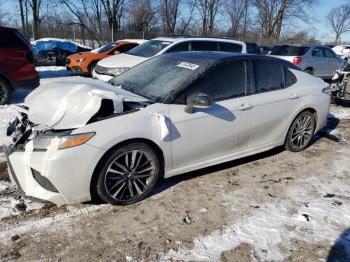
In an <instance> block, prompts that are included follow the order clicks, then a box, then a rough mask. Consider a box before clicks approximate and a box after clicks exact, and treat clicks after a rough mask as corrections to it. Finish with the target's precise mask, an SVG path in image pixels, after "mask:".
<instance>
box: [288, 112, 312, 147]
mask: <svg viewBox="0 0 350 262" xmlns="http://www.w3.org/2000/svg"><path fill="white" fill-rule="evenodd" d="M305 111H309V112H311V113H312V114H314V118H315V124H316V128H315V130H316V129H317V125H318V119H317V117H318V115H317V111H316V109H315V108H313V107H306V108H303V109H302V110H300V111H299V112H298V113H297V114H296V115H295V116H294V117H293V119H292V121H290V123H289V125H288V129H287V132H286V133H285V135H284V144H285V143H286V140H287V136H288V132H289V129H290V128H291V126H292V124H293V122H294V120H295V119H296V118H297V117H298V116H299V115H300V114H301V113H303V112H305Z"/></svg>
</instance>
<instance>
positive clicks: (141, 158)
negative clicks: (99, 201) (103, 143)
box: [104, 150, 155, 201]
mask: <svg viewBox="0 0 350 262" xmlns="http://www.w3.org/2000/svg"><path fill="white" fill-rule="evenodd" d="M154 179H155V164H154V163H153V161H152V159H151V157H149V156H148V154H147V153H146V152H144V151H141V150H130V151H127V152H125V153H123V154H121V155H119V156H117V157H116V158H115V159H114V160H113V161H112V162H111V164H110V165H109V167H108V168H107V170H106V173H105V176H104V186H105V190H106V192H107V193H108V194H109V196H110V197H112V198H113V199H115V200H118V201H128V200H131V199H134V198H137V197H139V196H140V195H142V194H143V193H144V192H145V191H146V190H147V189H148V188H149V186H150V185H151V184H152V181H153V180H154Z"/></svg>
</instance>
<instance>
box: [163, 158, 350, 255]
mask: <svg viewBox="0 0 350 262" xmlns="http://www.w3.org/2000/svg"><path fill="white" fill-rule="evenodd" d="M339 156H340V158H339V160H338V161H337V162H335V163H333V168H332V169H330V170H329V175H330V176H332V178H334V180H333V181H332V183H329V181H324V180H322V179H320V178H318V177H317V176H315V177H310V178H308V179H307V180H304V181H303V185H297V186H294V187H292V188H290V189H289V190H288V191H287V192H286V195H288V196H289V197H290V198H289V199H288V200H287V201H283V202H281V203H279V204H278V205H276V204H275V203H274V204H269V203H267V204H265V205H264V206H261V207H260V208H259V209H258V210H257V211H256V212H254V213H253V214H252V215H251V216H247V217H243V218H242V219H240V221H239V222H236V223H233V224H231V225H228V226H226V227H225V228H224V229H223V230H217V231H214V232H212V233H211V234H210V235H207V236H199V237H196V238H195V239H194V240H193V243H194V247H193V248H192V249H186V248H180V249H179V250H177V251H174V250H170V251H169V252H168V253H167V254H166V255H165V256H163V257H162V258H161V261H177V260H180V261H220V256H221V253H222V252H224V251H228V250H231V249H233V248H235V247H237V246H238V245H239V244H241V243H248V244H251V245H252V246H254V254H255V258H257V259H258V261H282V260H283V259H285V255H284V252H282V251H281V249H280V247H279V244H281V243H283V244H284V245H289V244H290V242H291V240H292V239H299V240H301V241H306V242H308V243H313V244H317V243H320V242H322V241H329V242H335V241H336V240H337V237H338V236H339V228H340V227H341V226H343V225H348V223H349V221H350V205H349V204H341V206H339V205H338V204H336V202H334V203H335V204H331V205H330V202H331V201H333V200H330V199H329V198H324V197H322V196H320V195H313V192H315V190H317V192H324V194H325V195H326V193H327V192H337V195H349V188H348V185H344V184H343V183H342V180H341V179H342V178H344V176H346V175H347V173H346V172H347V171H348V170H347V168H346V167H347V161H348V158H347V157H348V156H346V155H345V156H344V154H343V152H339ZM305 185H306V186H305ZM228 197H230V196H228ZM306 200H307V203H306ZM292 206H293V207H295V206H298V212H297V213H296V214H290V208H291V207H292ZM234 211H235V207H232V212H234ZM328 214H332V215H331V216H328V217H326V215H328ZM290 228H293V230H289V229H290ZM310 232H312V234H310ZM348 237H349V238H348V239H346V238H345V236H344V237H343V238H341V239H340V240H338V242H340V243H338V244H343V245H344V241H346V243H345V247H346V248H347V255H348V256H349V258H350V233H349V236H348Z"/></svg>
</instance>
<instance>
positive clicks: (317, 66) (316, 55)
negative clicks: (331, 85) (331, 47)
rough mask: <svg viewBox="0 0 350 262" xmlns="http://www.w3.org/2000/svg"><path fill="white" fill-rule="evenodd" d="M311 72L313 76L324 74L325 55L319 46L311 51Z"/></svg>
mask: <svg viewBox="0 0 350 262" xmlns="http://www.w3.org/2000/svg"><path fill="white" fill-rule="evenodd" d="M311 56H312V58H311V59H312V64H311V65H310V66H311V67H312V68H313V74H314V75H315V76H324V74H325V66H324V63H325V60H326V59H325V57H324V56H323V50H322V48H320V47H314V48H313V50H312V53H311Z"/></svg>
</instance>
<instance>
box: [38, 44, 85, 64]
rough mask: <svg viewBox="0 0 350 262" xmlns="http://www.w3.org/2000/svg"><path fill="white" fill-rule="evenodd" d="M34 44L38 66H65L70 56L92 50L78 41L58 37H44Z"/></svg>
mask: <svg viewBox="0 0 350 262" xmlns="http://www.w3.org/2000/svg"><path fill="white" fill-rule="evenodd" d="M32 44H33V50H34V54H35V64H36V65H38V66H65V65H66V60H67V57H68V56H70V55H73V54H76V53H79V52H86V51H91V50H92V49H91V48H90V47H87V46H82V45H80V44H78V43H76V42H73V41H70V40H64V39H58V38H42V39H39V40H36V41H34V42H33V43H32Z"/></svg>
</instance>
